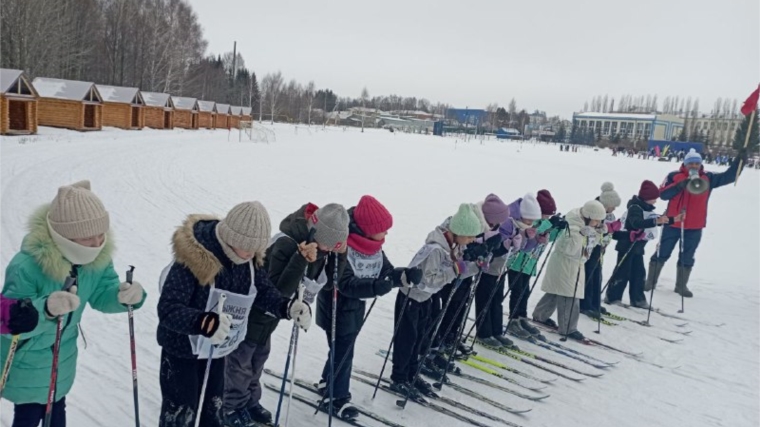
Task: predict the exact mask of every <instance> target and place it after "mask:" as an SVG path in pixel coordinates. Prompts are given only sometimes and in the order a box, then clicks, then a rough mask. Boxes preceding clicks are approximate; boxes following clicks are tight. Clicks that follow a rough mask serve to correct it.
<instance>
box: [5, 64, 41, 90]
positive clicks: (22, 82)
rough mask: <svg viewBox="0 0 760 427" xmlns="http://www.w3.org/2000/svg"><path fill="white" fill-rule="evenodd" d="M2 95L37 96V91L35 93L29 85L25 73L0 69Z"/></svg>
mask: <svg viewBox="0 0 760 427" xmlns="http://www.w3.org/2000/svg"><path fill="white" fill-rule="evenodd" d="M0 93H8V94H13V95H28V96H36V95H37V91H35V90H34V87H32V85H31V84H29V81H28V80H27V78H26V76H24V72H23V71H21V70H11V69H8V68H0Z"/></svg>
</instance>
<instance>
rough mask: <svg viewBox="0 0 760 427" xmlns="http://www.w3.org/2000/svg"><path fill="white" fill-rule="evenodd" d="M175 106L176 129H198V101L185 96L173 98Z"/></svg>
mask: <svg viewBox="0 0 760 427" xmlns="http://www.w3.org/2000/svg"><path fill="white" fill-rule="evenodd" d="M171 100H172V103H173V104H174V127H178V128H183V129H198V100H197V99H195V98H188V97H184V96H172V97H171Z"/></svg>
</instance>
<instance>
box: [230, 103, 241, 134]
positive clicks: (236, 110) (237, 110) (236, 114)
mask: <svg viewBox="0 0 760 427" xmlns="http://www.w3.org/2000/svg"><path fill="white" fill-rule="evenodd" d="M242 114H243V107H236V106H230V116H229V117H228V118H227V126H228V128H229V129H237V128H239V127H240V116H241V115H242Z"/></svg>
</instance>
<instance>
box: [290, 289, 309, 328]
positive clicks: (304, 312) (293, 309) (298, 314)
mask: <svg viewBox="0 0 760 427" xmlns="http://www.w3.org/2000/svg"><path fill="white" fill-rule="evenodd" d="M288 319H292V320H293V322H295V324H296V325H298V326H300V327H301V329H303V330H304V332H308V331H309V327H310V326H311V307H310V306H309V304H307V303H305V302H303V301H299V300H298V295H294V296H293V298H292V299H291V300H290V303H289V304H288Z"/></svg>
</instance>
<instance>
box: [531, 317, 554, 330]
mask: <svg viewBox="0 0 760 427" xmlns="http://www.w3.org/2000/svg"><path fill="white" fill-rule="evenodd" d="M533 321H534V322H536V323H540V324H542V325H544V326H547V327H549V328H552V329H559V326H558V325H557V322H555V321H554V320H552V318H551V317H550V318H548V319H546V320H544V321H541V320H538V319H536V318H535V317H534V318H533Z"/></svg>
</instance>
